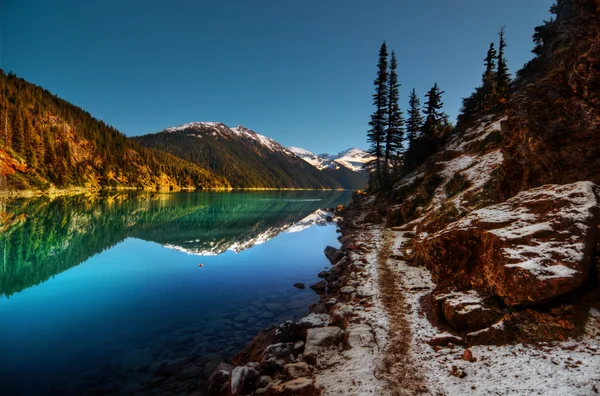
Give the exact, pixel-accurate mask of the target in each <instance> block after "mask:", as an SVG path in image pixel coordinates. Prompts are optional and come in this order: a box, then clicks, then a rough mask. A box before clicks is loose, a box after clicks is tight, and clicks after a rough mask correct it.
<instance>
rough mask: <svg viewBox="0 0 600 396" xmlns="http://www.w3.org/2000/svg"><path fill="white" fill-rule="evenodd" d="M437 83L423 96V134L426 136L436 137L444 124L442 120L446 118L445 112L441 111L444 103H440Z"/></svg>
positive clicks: (440, 91) (440, 95) (441, 92)
mask: <svg viewBox="0 0 600 396" xmlns="http://www.w3.org/2000/svg"><path fill="white" fill-rule="evenodd" d="M443 93H444V91H442V90H440V87H439V86H438V84H437V83H435V84H434V85H433V87H432V88H431V89H430V90H429V92H427V94H426V95H425V97H426V98H427V103H425V123H424V124H423V128H422V132H423V135H424V136H426V137H428V138H434V137H438V136H439V135H440V133H441V131H442V127H443V126H444V120H447V116H446V114H445V113H444V112H443V111H442V108H443V107H444V103H442V94H443Z"/></svg>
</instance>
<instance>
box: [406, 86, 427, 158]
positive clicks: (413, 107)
mask: <svg viewBox="0 0 600 396" xmlns="http://www.w3.org/2000/svg"><path fill="white" fill-rule="evenodd" d="M422 126H423V115H422V114H421V100H420V99H419V96H417V91H416V90H415V89H414V88H413V90H412V91H411V92H410V96H409V98H408V118H407V119H406V133H407V135H408V136H407V137H408V144H409V146H410V145H411V144H412V143H413V142H414V141H415V140H417V139H418V138H419V134H420V132H421V127H422Z"/></svg>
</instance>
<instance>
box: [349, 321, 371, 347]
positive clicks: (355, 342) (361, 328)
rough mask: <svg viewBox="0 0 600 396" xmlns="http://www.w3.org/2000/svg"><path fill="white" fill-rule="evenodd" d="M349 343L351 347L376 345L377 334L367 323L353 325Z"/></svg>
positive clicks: (350, 329)
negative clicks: (374, 333) (375, 334)
mask: <svg viewBox="0 0 600 396" xmlns="http://www.w3.org/2000/svg"><path fill="white" fill-rule="evenodd" d="M348 345H350V347H351V348H373V347H375V336H374V335H373V330H372V329H371V326H369V325H367V324H358V325H353V326H352V327H350V328H349V335H348Z"/></svg>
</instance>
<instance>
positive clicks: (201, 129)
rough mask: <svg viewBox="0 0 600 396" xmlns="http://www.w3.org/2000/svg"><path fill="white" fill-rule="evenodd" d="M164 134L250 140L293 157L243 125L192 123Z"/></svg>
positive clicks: (278, 145)
mask: <svg viewBox="0 0 600 396" xmlns="http://www.w3.org/2000/svg"><path fill="white" fill-rule="evenodd" d="M194 131H196V132H197V134H195V135H194ZM163 132H186V133H187V134H188V135H189V134H192V135H194V136H196V137H198V138H201V137H203V136H205V135H209V136H213V137H217V138H218V137H222V138H225V139H228V138H242V139H248V140H251V141H254V142H255V143H258V144H260V145H261V146H264V147H266V148H267V149H269V150H271V151H281V152H283V153H286V154H288V155H291V152H290V151H289V150H288V149H286V148H285V147H283V146H282V145H281V144H279V143H277V142H276V141H275V140H273V139H271V138H268V137H266V136H264V135H261V134H260V133H256V132H254V131H253V130H251V129H248V128H246V127H244V126H242V125H238V126H237V127H235V128H230V127H228V126H227V125H225V124H223V123H220V122H190V123H187V124H183V125H180V126H176V127H171V128H167V129H165V130H164V131H163Z"/></svg>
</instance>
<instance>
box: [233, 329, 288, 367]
mask: <svg viewBox="0 0 600 396" xmlns="http://www.w3.org/2000/svg"><path fill="white" fill-rule="evenodd" d="M291 327H292V322H289V323H288V324H287V327H286V324H283V325H280V326H278V327H276V328H273V329H270V330H266V331H265V330H263V331H260V332H259V333H258V335H257V336H256V337H254V338H253V339H252V341H250V343H248V345H246V346H245V347H244V349H242V350H241V351H240V352H239V353H238V354H237V355H235V356H234V357H233V359H232V361H233V364H235V365H241V364H245V363H249V362H257V361H259V360H260V359H261V356H262V354H263V352H264V350H265V349H266V348H267V347H268V346H269V345H271V344H275V343H277V342H278V341H279V340H280V339H281V338H287V336H288V334H289V333H290V332H291Z"/></svg>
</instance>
